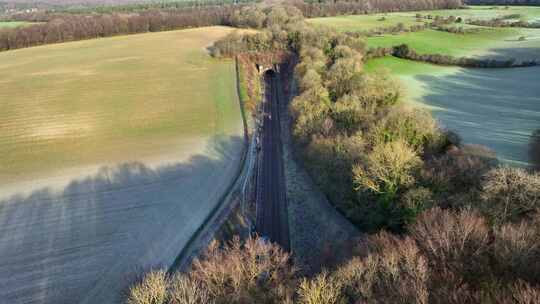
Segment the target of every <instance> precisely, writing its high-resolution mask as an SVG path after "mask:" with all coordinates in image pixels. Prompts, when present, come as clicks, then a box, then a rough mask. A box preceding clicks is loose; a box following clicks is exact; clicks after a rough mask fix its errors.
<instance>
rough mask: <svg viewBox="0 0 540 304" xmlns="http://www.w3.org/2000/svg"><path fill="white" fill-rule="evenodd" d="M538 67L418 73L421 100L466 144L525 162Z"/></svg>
mask: <svg viewBox="0 0 540 304" xmlns="http://www.w3.org/2000/svg"><path fill="white" fill-rule="evenodd" d="M538 75H540V67H529V68H511V69H459V70H458V72H457V73H454V74H450V75H444V76H433V75H418V76H416V79H417V80H419V81H420V82H422V83H424V84H425V85H426V88H427V94H426V95H425V96H424V97H423V99H424V102H425V103H426V104H428V105H430V106H433V107H435V108H434V109H433V114H434V116H435V117H436V118H437V119H438V120H439V121H440V122H441V124H442V125H443V127H445V128H448V129H451V130H455V131H457V132H458V133H459V135H460V136H461V137H462V138H463V141H464V142H466V143H474V144H481V145H485V146H487V147H489V148H491V149H493V150H495V151H496V152H497V155H498V157H499V158H500V159H501V160H503V161H507V162H510V163H512V164H514V165H519V166H526V165H527V164H528V155H527V149H528V143H529V140H530V135H531V133H532V131H534V130H535V129H537V128H538V121H540V86H539V85H538Z"/></svg>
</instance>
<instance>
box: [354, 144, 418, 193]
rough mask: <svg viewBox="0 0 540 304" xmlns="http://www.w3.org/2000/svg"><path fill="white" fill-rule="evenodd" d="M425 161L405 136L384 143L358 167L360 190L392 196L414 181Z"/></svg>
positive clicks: (355, 179)
mask: <svg viewBox="0 0 540 304" xmlns="http://www.w3.org/2000/svg"><path fill="white" fill-rule="evenodd" d="M421 163H422V161H421V160H420V158H419V157H418V155H417V154H416V153H415V151H414V150H413V149H411V148H410V147H409V145H408V144H407V143H405V142H404V141H403V140H397V141H392V142H388V143H382V144H379V145H377V146H375V147H374V148H373V151H372V152H371V153H369V154H368V156H367V157H366V160H365V162H364V163H363V164H358V165H356V166H355V167H354V173H353V174H354V182H355V184H356V186H357V190H360V191H370V192H374V193H376V194H379V195H382V196H383V197H384V198H386V199H392V198H394V197H395V195H396V193H397V192H398V191H399V190H401V189H405V188H407V187H410V186H411V185H412V184H414V181H415V177H414V173H415V171H416V170H417V169H418V168H419V167H420V165H421Z"/></svg>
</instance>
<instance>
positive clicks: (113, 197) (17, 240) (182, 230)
mask: <svg viewBox="0 0 540 304" xmlns="http://www.w3.org/2000/svg"><path fill="white" fill-rule="evenodd" d="M231 31H232V29H229V28H225V27H209V28H199V29H190V30H183V31H171V32H161V33H152V34H141V35H135V36H119V37H114V38H105V39H98V40H89V41H81V42H72V43H64V44H55V45H49V46H42V47H35V48H29V49H22V50H16V51H9V52H4V53H1V54H0V109H1V110H0V115H1V119H0V120H1V122H0V142H1V145H0V154H1V155H2V160H0V168H1V169H2V170H0V172H1V173H0V183H1V185H2V186H1V187H0V230H1V231H2V233H1V234H0V255H1V256H2V257H3V258H2V260H1V261H0V268H2V273H1V275H0V297H1V298H2V299H4V300H7V301H11V302H13V301H15V302H24V303H66V302H77V303H116V302H118V301H119V298H120V296H121V291H122V290H123V289H124V288H125V287H126V286H128V285H129V284H130V282H132V281H133V279H134V278H135V276H136V275H137V274H138V273H140V271H141V270H144V269H148V268H152V267H158V266H166V265H170V264H171V263H172V262H173V260H174V259H175V257H176V255H177V254H178V253H179V252H178V251H179V250H180V249H181V248H182V247H183V246H184V245H185V244H186V242H187V241H188V239H189V237H190V236H191V235H192V233H193V232H194V231H195V230H196V229H197V228H198V227H199V226H200V224H201V222H202V220H203V219H204V217H205V216H206V215H207V214H208V213H209V212H210V210H211V209H212V208H213V207H214V206H215V205H216V204H217V203H218V201H219V198H220V197H221V195H222V193H223V192H224V191H225V189H226V188H227V186H228V185H229V183H230V181H231V178H232V176H234V174H235V173H236V171H237V169H238V166H239V163H240V157H241V153H240V152H241V149H242V145H243V128H242V120H241V115H240V109H239V103H238V98H237V94H236V90H235V76H234V75H235V73H234V64H233V62H232V61H230V60H216V59H212V58H210V57H209V56H208V54H207V52H206V47H207V46H208V45H210V44H211V43H212V42H213V41H214V40H216V39H219V38H221V37H224V35H226V34H227V33H230V32H231ZM29 265H31V267H29Z"/></svg>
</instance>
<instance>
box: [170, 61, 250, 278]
mask: <svg viewBox="0 0 540 304" xmlns="http://www.w3.org/2000/svg"><path fill="white" fill-rule="evenodd" d="M234 62H235V64H234V68H235V78H236V79H235V86H236V96H237V100H238V103H239V106H240V113H241V116H242V124H243V128H244V143H243V145H242V157H241V159H240V165H239V166H238V170H237V172H236V174H235V177H234V178H233V179H232V181H231V183H230V184H229V186H228V187H227V189H226V190H225V191H224V192H223V194H222V195H221V197H220V198H219V200H218V203H217V204H216V205H215V206H214V207H213V208H212V210H211V211H210V213H209V214H208V215H207V217H206V218H205V220H204V221H203V223H202V224H201V225H200V226H199V228H197V230H196V231H195V233H193V234H192V235H191V237H190V238H189V240H188V242H187V243H186V245H185V246H184V247H183V248H182V250H181V251H180V253H179V254H178V256H177V257H176V259H175V260H174V262H173V263H172V265H171V266H170V267H169V268H168V270H167V272H168V273H169V274H171V273H173V272H175V271H183V270H185V269H186V268H187V266H188V265H190V262H191V261H192V260H193V259H194V258H195V256H196V255H198V254H199V253H200V252H201V250H202V249H203V248H206V246H207V245H208V243H209V242H210V241H211V240H212V238H213V236H214V235H215V233H216V231H217V230H218V229H219V228H220V227H221V225H222V224H223V223H224V222H225V219H226V218H227V217H228V215H229V214H230V212H231V211H232V210H233V209H234V208H235V206H236V205H237V204H238V203H239V199H238V198H234V195H235V194H236V192H238V187H239V186H241V185H242V183H241V180H242V178H241V177H243V176H244V175H245V173H246V170H247V169H249V168H246V163H247V162H246V158H247V157H248V156H249V154H248V152H249V151H251V150H252V149H251V148H252V147H251V145H252V143H250V141H249V134H248V123H247V117H246V111H245V109H244V102H243V101H242V99H241V97H240V96H241V95H240V71H239V66H238V58H237V57H235V59H234ZM248 171H249V170H248ZM247 177H248V176H246V178H247ZM227 207H228V208H227Z"/></svg>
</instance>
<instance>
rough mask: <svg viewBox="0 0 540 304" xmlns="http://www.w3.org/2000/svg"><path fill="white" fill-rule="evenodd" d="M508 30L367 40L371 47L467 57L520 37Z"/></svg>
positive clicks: (371, 38) (437, 32)
mask: <svg viewBox="0 0 540 304" xmlns="http://www.w3.org/2000/svg"><path fill="white" fill-rule="evenodd" d="M518 33H519V32H518V31H517V30H515V29H508V28H497V29H485V28H482V29H478V32H475V33H467V34H453V33H448V32H441V31H435V30H424V31H420V32H413V33H403V34H399V35H384V36H375V37H369V38H367V43H368V46H370V47H392V46H396V45H399V44H403V43H405V44H408V45H409V46H410V47H411V48H413V49H414V50H415V51H416V52H418V53H420V54H444V55H454V56H458V55H465V54H467V53H470V52H472V51H474V50H475V49H477V48H480V47H485V46H486V45H487V44H490V43H493V42H496V41H500V40H502V39H505V38H507V37H511V36H516V35H518Z"/></svg>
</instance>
